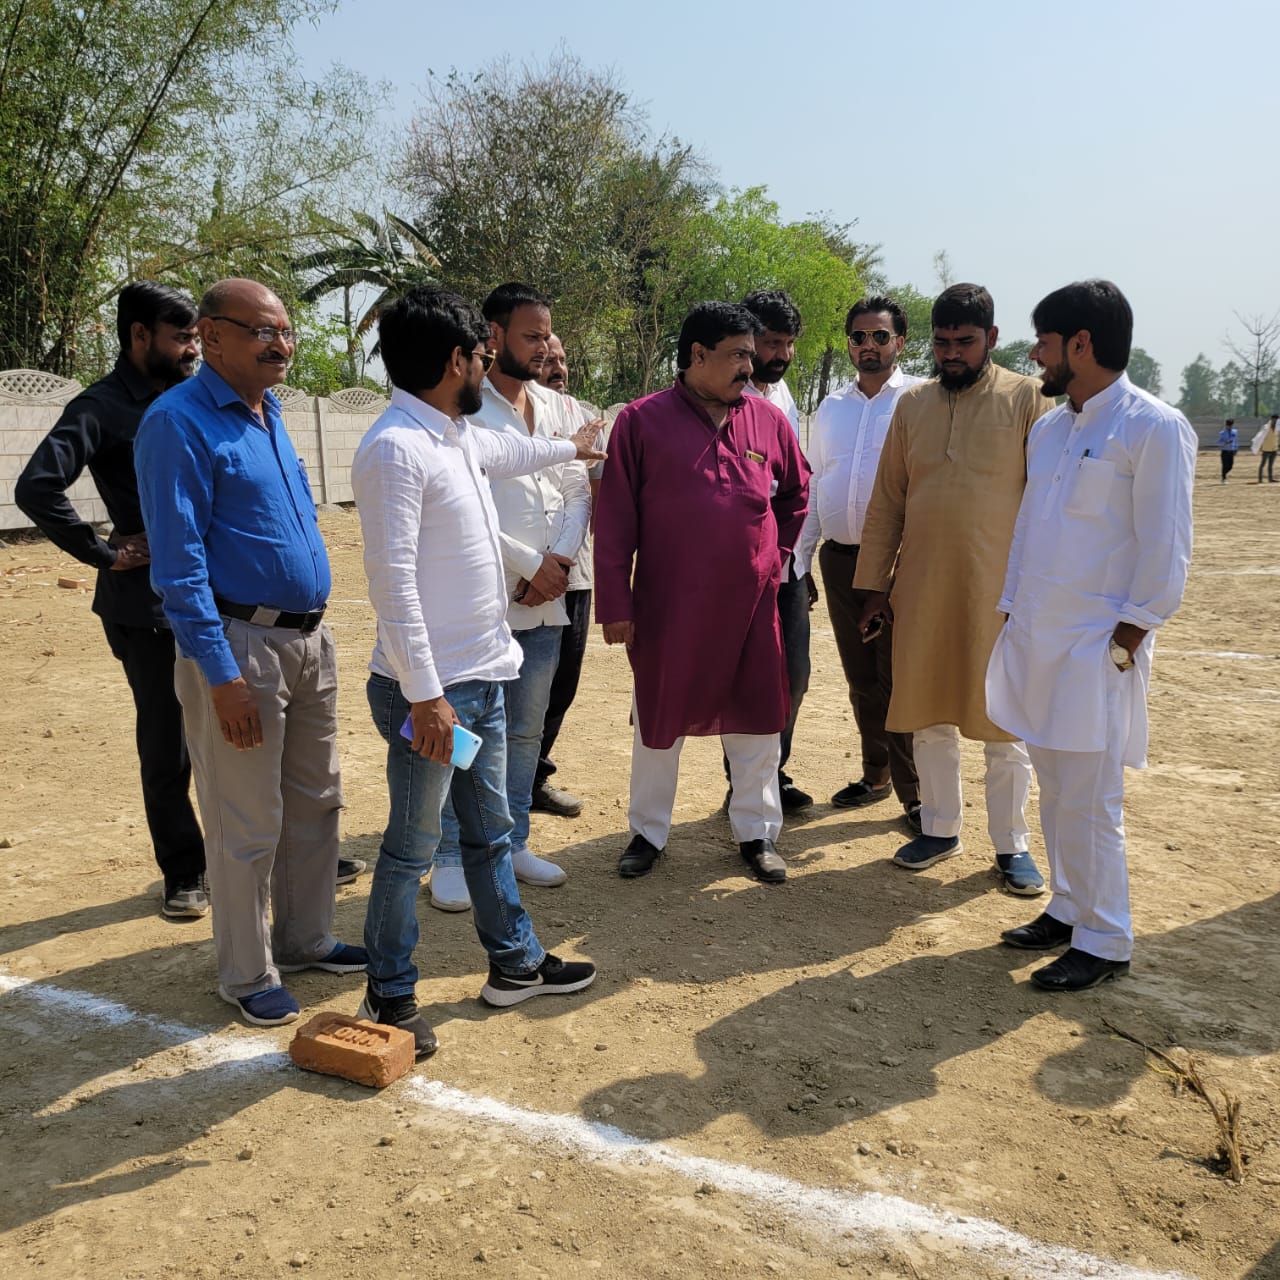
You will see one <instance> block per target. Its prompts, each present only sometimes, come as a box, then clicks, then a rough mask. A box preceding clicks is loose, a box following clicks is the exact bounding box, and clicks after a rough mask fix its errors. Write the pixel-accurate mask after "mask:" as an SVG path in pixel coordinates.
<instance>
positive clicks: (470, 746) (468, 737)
mask: <svg viewBox="0 0 1280 1280" xmlns="http://www.w3.org/2000/svg"><path fill="white" fill-rule="evenodd" d="M400 736H401V737H402V738H404V739H405V740H406V741H407V742H412V741H413V717H412V716H405V718H404V724H402V725H401V726H400ZM483 741H484V739H483V738H481V737H480V735H479V734H478V733H472V732H471V730H470V729H464V728H463V727H462V726H461V725H460V724H455V725H454V726H453V752H452V754H451V755H450V756H449V763H450V764H451V765H453V767H454V768H455V769H470V768H471V766H472V765H473V764H474V763H475V759H476V753H477V752H478V751H479V750H480V744H481V742H483Z"/></svg>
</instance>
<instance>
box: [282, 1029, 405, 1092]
mask: <svg viewBox="0 0 1280 1280" xmlns="http://www.w3.org/2000/svg"><path fill="white" fill-rule="evenodd" d="M289 1057H290V1058H292V1059H293V1061H294V1064H295V1065H296V1066H299V1067H302V1068H303V1070H305V1071H319V1072H322V1073H323V1074H324V1075H330V1076H341V1077H342V1078H343V1079H344V1080H352V1081H354V1082H355V1083H356V1084H367V1085H371V1086H372V1087H373V1088H375V1089H384V1088H386V1086H387V1085H389V1084H391V1082H392V1081H394V1080H399V1079H400V1077H401V1076H402V1075H404V1073H405V1072H406V1071H408V1070H409V1068H410V1067H412V1066H413V1036H412V1034H411V1033H410V1032H408V1031H404V1030H402V1029H401V1028H400V1027H387V1026H383V1025H382V1024H381V1023H377V1022H366V1021H364V1020H363V1019H359V1018H351V1017H348V1016H347V1015H346V1014H345V1013H335V1012H332V1011H326V1012H324V1013H318V1014H316V1016H315V1017H314V1018H312V1019H311V1020H310V1021H309V1022H307V1023H305V1024H304V1025H303V1026H302V1027H300V1028H299V1029H298V1033H297V1035H295V1036H294V1038H293V1043H292V1044H291V1045H290V1046H289Z"/></svg>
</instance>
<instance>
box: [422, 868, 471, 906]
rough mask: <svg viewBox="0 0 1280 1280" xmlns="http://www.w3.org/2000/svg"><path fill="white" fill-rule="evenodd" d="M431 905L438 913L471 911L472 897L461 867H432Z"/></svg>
mask: <svg viewBox="0 0 1280 1280" xmlns="http://www.w3.org/2000/svg"><path fill="white" fill-rule="evenodd" d="M431 905H432V906H433V907H435V908H436V910H437V911H470V910H471V895H470V894H469V893H468V892H467V878H466V876H464V875H463V874H462V868H461V867H459V866H451V867H432V869H431Z"/></svg>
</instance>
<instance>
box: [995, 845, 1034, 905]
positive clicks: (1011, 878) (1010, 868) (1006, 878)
mask: <svg viewBox="0 0 1280 1280" xmlns="http://www.w3.org/2000/svg"><path fill="white" fill-rule="evenodd" d="M996 866H997V867H998V868H999V869H1000V879H1001V880H1002V881H1003V882H1004V887H1005V888H1006V889H1008V891H1009V892H1010V893H1016V894H1017V895H1018V896H1019V897H1022V898H1034V897H1036V896H1037V895H1038V894H1041V893H1043V892H1044V876H1042V875H1041V874H1040V872H1039V871H1038V870H1037V869H1036V864H1035V859H1034V858H1032V856H1031V855H1030V854H1029V853H1027V852H1026V851H1025V850H1023V851H1022V852H1021V853H997V854H996Z"/></svg>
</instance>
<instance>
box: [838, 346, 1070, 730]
mask: <svg viewBox="0 0 1280 1280" xmlns="http://www.w3.org/2000/svg"><path fill="white" fill-rule="evenodd" d="M1052 408H1053V401H1052V400H1050V399H1048V398H1047V397H1045V396H1043V395H1041V394H1040V380H1039V379H1038V378H1027V377H1024V376H1023V375H1022V374H1018V373H1010V372H1009V371H1008V370H1007V369H1002V368H1000V366H998V365H994V364H993V365H990V366H989V367H988V369H987V370H986V372H985V373H984V374H983V375H982V377H981V378H979V379H978V381H977V382H976V383H975V384H974V385H973V386H972V387H969V388H967V389H966V390H964V391H960V392H947V391H944V390H943V389H942V387H941V385H940V384H939V382H938V380H937V379H936V378H934V379H930V381H928V382H924V383H921V384H920V385H919V386H916V387H910V388H909V389H908V390H906V391H904V392H903V394H902V396H901V397H900V398H899V400H898V404H897V407H896V409H895V410H894V413H893V422H892V423H891V425H890V427H889V435H888V437H887V439H886V440H885V445H884V452H883V453H881V455H880V467H879V470H878V471H877V472H876V483H875V488H874V490H873V491H872V494H871V501H870V503H869V504H868V506H867V519H866V523H865V524H864V526H863V530H862V543H861V549H860V550H859V552H858V568H857V572H856V574H855V576H854V586H855V587H858V588H860V589H863V590H867V591H890V593H891V594H890V600H891V602H892V605H893V615H894V627H893V697H892V699H891V700H890V703H889V715H888V719H887V726H888V728H889V729H890V730H892V731H893V732H895V733H911V732H913V731H915V730H916V729H924V728H927V727H928V726H929V725H932V724H954V725H958V726H959V728H960V732H961V733H962V734H963V735H964V736H965V737H966V738H976V739H980V740H983V741H987V742H992V741H998V742H1009V741H1012V739H1011V738H1010V736H1009V735H1008V734H1007V733H1004V732H1002V731H1001V730H1000V729H997V728H996V726H995V725H993V724H992V723H991V721H990V720H988V719H987V706H986V702H987V695H986V675H987V662H988V660H989V659H990V657H991V649H992V646H993V645H994V644H995V640H996V636H997V634H998V633H999V631H1000V625H1001V622H1002V618H1001V616H1000V614H999V613H998V612H997V610H996V605H997V603H998V602H999V600H1000V590H1001V587H1002V586H1003V585H1004V574H1005V567H1006V566H1007V564H1008V561H1009V544H1010V542H1011V541H1012V538H1013V525H1014V521H1015V520H1016V519H1017V517H1018V504H1019V502H1020V501H1021V499H1022V490H1023V487H1024V485H1025V484H1026V478H1027V466H1026V442H1027V435H1028V434H1029V433H1030V431H1031V424H1032V423H1033V422H1035V420H1036V419H1037V418H1039V417H1040V416H1041V415H1042V414H1044V413H1047V412H1048V411H1049V410H1050V409H1052ZM895 561H896V568H895Z"/></svg>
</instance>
